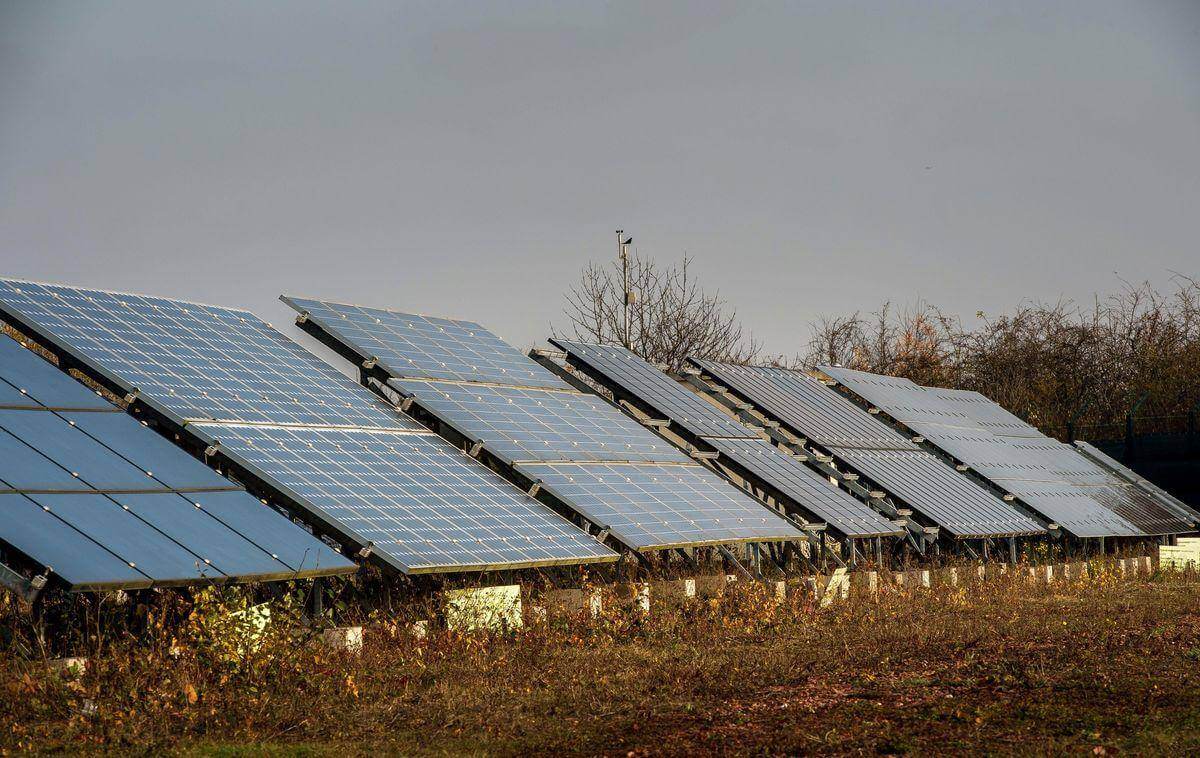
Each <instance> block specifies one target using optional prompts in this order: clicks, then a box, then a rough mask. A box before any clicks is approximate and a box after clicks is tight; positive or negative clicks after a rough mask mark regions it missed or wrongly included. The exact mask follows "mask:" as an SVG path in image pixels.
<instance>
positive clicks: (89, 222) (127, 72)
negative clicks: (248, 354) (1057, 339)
mask: <svg viewBox="0 0 1200 758" xmlns="http://www.w3.org/2000/svg"><path fill="white" fill-rule="evenodd" d="M1198 217H1200V3H1197V2H1195V0H1183V1H1181V2H1105V1H1102V0H1079V1H1077V2H1059V3H1053V4H1048V3H1045V2H1042V1H1040V0H1039V1H1038V2H1029V3H1016V2H1006V3H992V2H988V3H984V2H980V3H969V2H947V3H934V2H929V1H928V0H925V1H923V2H914V3H906V2H896V1H891V0H889V1H887V2H882V1H881V2H875V3H858V2H829V3H754V4H748V3H738V4H732V3H731V4H702V3H696V2H686V3H679V4H670V3H666V2H653V3H627V4H626V3H593V4H578V5H576V4H569V3H563V2H546V3H508V2H490V3H483V2H478V3H462V4H459V3H449V2H445V0H438V2H431V3H408V4H405V3H378V4H376V3H356V4H344V3H329V4H324V3H319V4H316V3H309V2H295V1H291V2H287V3H279V4H269V3H266V2H254V3H246V4H240V3H239V4H233V3H230V4H224V3H217V2H205V3H196V2H189V3H164V2H152V3H144V4H143V3H132V2H123V3H93V4H87V5H85V4H74V3H71V4H58V3H52V2H34V1H33V0H29V1H28V2H13V1H12V0H0V273H2V274H5V275H9V276H18V277H23V278H32V279H39V280H49V281H58V282H65V283H70V284H78V285H88V286H96V287H104V288H112V289H123V290H132V291H140V292H149V293H154V294H161V295H169V296H177V297H184V298H187V299H192V300H201V301H206V302H212V303H217V304H222V305H237V306H244V307H248V308H250V309H252V310H254V311H255V312H257V313H259V314H260V315H262V316H264V317H266V318H268V319H269V320H271V321H273V322H274V323H276V324H277V325H280V326H285V325H286V324H287V323H288V322H289V321H290V317H291V316H290V311H288V310H287V309H286V308H285V307H284V306H282V304H280V303H278V302H276V300H275V297H276V296H277V295H278V294H279V293H281V292H288V293H292V294H298V295H308V296H319V297H325V298H331V299H339V300H348V301H354V302H362V303H365V304H370V305H377V306H387V307H395V308H400V309H407V310H413V311H418V312H424V313H430V314H439V315H449V316H457V317H461V318H471V319H474V320H477V321H481V322H483V323H484V324H486V325H487V326H489V327H491V328H492V329H493V330H495V331H497V332H498V333H500V334H501V335H502V336H504V337H506V338H508V339H510V340H511V341H513V342H515V343H516V344H518V345H519V346H528V345H530V344H532V343H534V342H535V341H540V340H541V339H542V338H543V337H545V336H546V335H547V333H548V331H549V324H550V323H551V322H555V321H556V320H558V321H559V322H561V320H560V319H559V314H560V313H561V310H562V307H563V293H564V292H565V290H566V289H567V287H568V286H569V285H570V284H571V283H572V282H573V281H574V280H575V278H576V277H577V275H578V272H579V270H580V269H581V268H582V267H583V266H584V265H585V263H586V262H587V261H588V260H589V259H599V258H608V257H611V256H612V255H613V253H614V252H615V251H614V247H615V243H614V238H613V230H614V229H615V228H618V227H621V228H624V229H626V230H628V231H629V232H631V233H632V234H633V235H634V237H635V238H636V241H637V247H638V249H639V252H641V253H642V254H643V255H647V256H652V257H656V258H659V259H662V260H664V261H668V260H673V259H676V258H678V257H679V256H681V255H682V254H683V253H684V251H687V252H688V253H690V254H691V255H692V256H693V257H694V259H695V267H696V272H697V274H698V275H699V276H700V277H701V279H702V281H703V282H704V283H706V284H707V285H708V286H710V287H712V288H719V289H720V291H721V293H722V294H723V295H724V296H725V297H726V298H727V299H728V300H729V301H730V303H731V304H732V305H734V306H735V307H737V309H738V310H739V312H740V313H741V316H742V319H743V321H744V323H745V325H746V326H747V327H748V328H750V329H752V330H753V331H754V333H755V334H756V335H757V336H758V337H760V338H761V339H762V340H763V341H765V343H766V347H767V348H768V349H769V350H770V351H771V352H774V353H793V352H795V351H797V350H798V349H799V347H800V345H801V344H802V343H803V341H804V339H805V337H806V335H807V323H808V322H809V321H810V320H812V319H813V318H815V317H817V316H818V315H820V314H834V313H844V312H848V311H853V310H857V309H863V310H870V309H873V308H875V307H876V306H878V305H879V304H880V303H881V302H882V301H884V300H888V299H890V300H893V301H896V302H899V303H911V302H913V301H914V300H916V299H917V298H918V297H921V298H925V299H926V300H929V301H931V302H934V303H937V304H939V305H941V306H943V307H945V308H947V309H949V310H951V311H953V312H959V313H962V314H964V315H969V314H973V313H974V312H975V311H977V310H984V311H987V312H992V313H994V312H997V311H998V310H1002V309H1006V308H1009V307H1011V306H1012V305H1014V304H1015V303H1016V302H1018V301H1020V300H1021V299H1025V298H1041V299H1056V298H1058V297H1059V296H1063V295H1065V296H1067V297H1073V298H1076V299H1080V298H1084V299H1086V298H1088V297H1089V296H1090V293H1092V292H1094V291H1097V290H1099V291H1102V292H1107V291H1111V290H1113V289H1115V288H1116V287H1117V286H1119V280H1118V279H1117V275H1118V274H1119V276H1121V277H1124V278H1126V279H1130V280H1143V279H1148V280H1150V281H1152V282H1155V283H1157V284H1160V285H1161V284H1164V283H1166V281H1167V279H1168V277H1169V276H1170V272H1171V271H1180V272H1183V273H1187V274H1193V275H1196V274H1200V255H1198V254H1197V250H1198V246H1197V241H1196V240H1197V229H1198V228H1200V227H1198V224H1197V222H1198ZM1114 272H1116V273H1114ZM288 331H289V333H292V334H295V333H296V330H294V329H292V328H288Z"/></svg>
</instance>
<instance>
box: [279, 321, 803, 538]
mask: <svg viewBox="0 0 1200 758" xmlns="http://www.w3.org/2000/svg"><path fill="white" fill-rule="evenodd" d="M283 301H284V302H286V303H288V304H289V305H291V306H292V307H293V308H295V309H296V310H297V311H299V312H300V313H301V319H300V321H302V322H303V323H305V324H306V326H307V327H308V328H310V329H314V330H316V331H318V332H319V333H320V332H323V333H324V336H327V337H329V338H330V339H332V340H334V341H336V342H338V343H339V344H340V345H341V346H342V347H343V348H344V349H345V350H346V351H348V352H350V353H352V354H353V355H356V356H358V357H359V358H360V359H361V360H363V361H364V362H367V363H370V362H371V361H372V360H374V361H375V362H376V364H375V365H377V366H378V367H379V368H381V369H383V371H384V372H385V373H387V374H389V384H390V385H391V386H392V387H395V388H397V389H399V390H400V391H402V392H404V393H406V394H408V395H409V396H410V397H415V398H416V404H417V405H418V406H419V407H420V408H421V409H423V410H424V411H426V412H428V413H432V414H433V415H434V416H436V417H437V418H438V419H439V420H440V421H442V422H443V423H445V424H447V425H448V426H450V427H453V428H455V429H457V430H458V431H459V432H460V433H461V434H463V435H464V436H466V437H467V438H469V439H472V440H475V441H478V442H480V443H482V446H483V449H485V450H487V451H488V452H489V453H491V454H492V455H494V456H496V457H497V458H498V459H499V460H501V461H503V462H506V463H509V464H510V465H511V466H512V468H513V470H514V471H516V472H518V473H520V474H522V475H524V476H526V477H528V478H531V479H541V478H543V477H542V475H543V474H545V476H546V477H548V479H547V481H546V485H547V486H546V488H545V489H546V491H547V492H550V493H551V494H552V495H553V496H554V497H555V498H556V499H557V500H558V501H559V502H561V503H563V504H564V505H565V506H566V507H568V508H571V509H572V510H574V511H575V512H576V513H579V514H581V515H582V516H584V517H585V518H587V519H588V520H589V521H591V522H592V523H594V524H596V525H598V526H601V527H604V526H607V527H610V529H611V534H612V535H613V537H614V538H615V539H617V540H619V541H620V542H622V543H623V544H625V545H627V546H629V547H631V548H634V549H638V550H641V549H657V548H661V547H663V546H675V545H678V544H683V543H680V542H679V540H681V539H685V540H686V543H687V544H693V545H699V544H712V543H717V542H735V541H739V540H740V541H745V540H757V539H766V538H767V537H769V538H771V539H800V538H802V537H803V536H804V535H803V533H802V532H800V531H799V530H798V529H796V528H795V527H793V526H792V525H791V524H790V523H789V522H788V521H786V520H785V519H784V518H782V517H781V516H779V515H778V514H776V513H774V512H773V511H771V510H769V509H768V508H766V507H765V506H764V505H762V504H761V503H759V502H758V501H756V500H754V499H752V498H751V497H750V496H748V495H746V494H743V493H740V492H737V491H736V490H730V488H729V485H728V484H727V483H725V482H724V481H723V480H721V479H720V478H719V477H716V476H715V475H714V474H712V473H711V472H709V471H708V470H707V469H705V468H703V467H702V466H698V465H695V464H693V463H691V462H690V461H689V460H688V459H687V458H685V457H683V456H682V455H681V454H680V453H679V452H678V451H677V450H675V449H674V448H673V447H672V446H671V445H669V444H667V443H665V442H663V441H662V440H661V439H659V438H658V437H657V436H656V435H655V434H653V433H652V432H650V431H649V430H647V429H645V428H643V427H641V426H640V425H638V424H637V423H635V422H633V421H632V420H631V419H629V418H627V417H625V416H624V415H622V414H620V413H619V412H617V411H616V410H615V409H613V408H612V407H611V406H608V405H607V404H605V403H601V402H600V401H599V400H598V399H596V398H595V397H593V396H591V395H589V394H585V393H581V392H579V391H577V390H575V389H573V388H572V387H570V385H568V384H567V383H566V382H563V381H562V380H561V379H559V378H558V377H556V376H554V374H552V373H550V372H549V371H547V370H546V369H544V368H543V367H541V366H539V365H538V364H536V363H534V362H533V361H532V360H530V359H528V358H527V357H525V356H523V355H521V354H520V353H519V352H517V351H516V350H515V349H513V348H512V347H509V346H508V345H506V344H505V343H503V342H502V341H501V340H499V339H498V338H497V337H495V336H494V335H492V334H490V333H488V332H487V330H485V329H483V327H481V326H479V325H478V324H475V323H472V322H462V321H449V320H448V319H432V318H429V317H424V316H410V315H408V314H403V313H396V312H393V311H386V310H380V309H375V308H363V307H359V306H352V305H341V304H337V303H325V302H318V301H314V300H301V299H296V298H288V297H285V298H283ZM518 358H519V360H518ZM518 390H528V391H527V392H519V391H518ZM567 463H570V464H571V465H570V466H567V467H566V468H565V469H561V470H566V471H568V472H571V475H572V476H573V477H574V479H573V480H572V481H571V482H567V481H566V480H564V479H562V478H561V477H557V472H560V468H559V466H560V464H562V465H564V466H566V464H567ZM542 464H545V465H542ZM614 471H620V472H624V473H625V474H627V475H629V476H630V478H631V481H630V482H627V484H630V485H633V484H634V483H639V485H645V486H640V487H634V488H632V489H631V488H630V487H625V488H624V489H619V492H613V491H610V489H609V488H608V487H607V486H605V485H607V484H609V483H613V484H617V483H619V482H618V480H617V479H615V478H612V477H613V476H614V473H613V472H614ZM645 472H651V474H653V476H650V477H649V478H647V476H643V474H644V473H645ZM601 475H602V476H601ZM588 482H593V483H597V482H598V483H597V486H598V487H600V489H599V490H598V491H599V492H603V493H606V496H608V497H610V498H615V500H612V502H608V503H605V502H604V501H603V499H598V498H597V496H596V495H595V494H594V493H592V494H588V493H587V492H585V489H583V488H581V487H580V486H568V485H573V484H581V485H582V484H586V483H588ZM713 482H717V483H718V484H719V485H720V486H719V487H713V486H712V483H713ZM614 509H616V510H614ZM618 516H619V517H620V518H618ZM673 520H675V521H677V522H678V523H673ZM713 524H719V525H720V526H719V528H718V527H712V528H709V527H710V526H711V525H713ZM763 535H767V537H764V536H763Z"/></svg>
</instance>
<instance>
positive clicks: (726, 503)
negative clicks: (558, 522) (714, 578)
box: [519, 463, 797, 550]
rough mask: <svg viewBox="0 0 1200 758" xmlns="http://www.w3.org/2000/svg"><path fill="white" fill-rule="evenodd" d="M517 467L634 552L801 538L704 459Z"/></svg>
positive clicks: (794, 530) (784, 522)
mask: <svg viewBox="0 0 1200 758" xmlns="http://www.w3.org/2000/svg"><path fill="white" fill-rule="evenodd" d="M519 468H520V470H521V472H522V473H523V474H525V475H526V476H529V477H531V478H533V479H534V480H536V481H538V482H540V483H541V486H542V487H543V488H544V489H545V490H547V491H548V492H550V493H552V494H553V495H555V496H556V497H558V498H560V499H561V500H563V501H564V502H569V503H571V504H572V506H573V507H576V508H578V509H579V510H580V511H581V512H582V513H584V514H585V515H586V516H587V517H588V519H590V520H591V521H592V522H593V523H596V524H598V525H601V526H603V527H607V528H609V529H611V530H612V532H613V534H615V535H620V540H621V542H622V543H624V544H626V545H629V546H630V547H632V548H634V549H635V550H650V549H664V548H672V547H687V546H690V545H696V544H705V543H712V542H739V541H740V542H769V541H776V540H794V539H796V538H797V530H796V529H795V528H794V527H791V526H790V525H788V523H787V522H786V521H784V520H783V519H781V518H779V517H778V516H776V515H775V514H773V513H772V512H771V511H769V510H767V509H766V508H764V507H762V506H757V505H754V503H753V501H750V500H748V498H746V497H745V496H744V495H741V494H740V493H739V492H738V491H737V490H736V489H733V488H731V487H730V486H729V483H728V482H726V481H725V480H724V479H721V478H720V477H719V476H717V475H716V474H714V473H712V472H711V471H709V470H708V469H706V468H704V467H702V466H699V465H689V466H677V465H667V466H664V465H656V464H630V465H622V464H596V463H590V464H579V463H525V464H521V465H520V467H519ZM748 504H749V506H750V507H748Z"/></svg>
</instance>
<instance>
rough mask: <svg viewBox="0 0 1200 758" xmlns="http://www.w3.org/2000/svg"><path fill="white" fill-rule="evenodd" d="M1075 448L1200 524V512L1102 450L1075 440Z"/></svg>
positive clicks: (1182, 516)
mask: <svg viewBox="0 0 1200 758" xmlns="http://www.w3.org/2000/svg"><path fill="white" fill-rule="evenodd" d="M1075 447H1077V448H1078V449H1079V452H1081V453H1083V454H1084V455H1086V456H1087V457H1088V458H1091V459H1092V460H1093V461H1095V462H1096V464H1097V465H1100V466H1103V467H1105V468H1106V469H1108V470H1109V471H1111V472H1112V473H1113V474H1114V475H1115V476H1119V477H1121V478H1122V479H1124V480H1125V481H1127V482H1129V483H1130V484H1134V485H1136V486H1138V487H1141V488H1142V489H1143V490H1145V491H1146V492H1149V493H1151V494H1153V495H1154V496H1156V497H1157V498H1158V499H1159V501H1160V502H1162V503H1163V505H1166V506H1168V507H1170V508H1172V509H1173V510H1174V512H1175V513H1176V515H1178V516H1180V517H1181V518H1184V519H1188V520H1191V521H1196V522H1200V511H1197V510H1196V509H1195V508H1193V507H1192V506H1190V505H1188V504H1187V503H1185V502H1183V501H1182V500H1180V499H1179V498H1177V497H1175V496H1174V495H1172V494H1171V493H1170V492H1167V491H1166V490H1165V489H1163V488H1162V487H1159V486H1158V485H1157V484H1155V483H1154V482H1152V481H1150V480H1149V479H1146V478H1145V477H1143V476H1142V475H1141V474H1139V473H1138V472H1136V471H1134V470H1133V469H1131V468H1129V467H1128V466H1126V465H1125V464H1123V463H1121V462H1120V461H1118V460H1117V459H1115V458H1113V457H1112V456H1110V455H1108V454H1107V453H1105V452H1104V451H1102V450H1100V449H1099V448H1098V447H1096V446H1095V445H1093V444H1091V443H1090V442H1085V441H1083V440H1075Z"/></svg>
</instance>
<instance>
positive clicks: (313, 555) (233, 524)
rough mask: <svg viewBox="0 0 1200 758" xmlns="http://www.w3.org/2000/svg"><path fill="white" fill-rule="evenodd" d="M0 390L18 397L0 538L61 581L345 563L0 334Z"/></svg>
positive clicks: (91, 584)
mask: <svg viewBox="0 0 1200 758" xmlns="http://www.w3.org/2000/svg"><path fill="white" fill-rule="evenodd" d="M0 388H7V389H10V390H13V391H14V392H16V393H17V396H18V397H20V398H21V399H22V400H21V403H22V404H21V405H20V406H17V405H16V404H13V405H11V406H10V407H8V408H6V409H5V410H0V541H2V542H3V543H5V544H7V545H9V546H10V547H11V548H12V549H14V550H16V551H18V552H20V553H22V554H24V555H25V556H26V557H27V558H28V559H29V560H30V561H32V562H34V563H36V564H40V565H41V566H43V567H47V568H48V569H50V570H51V571H52V572H53V573H54V574H56V575H57V576H60V577H61V578H62V579H63V581H64V582H66V583H67V584H68V585H69V587H70V588H72V589H75V590H87V589H104V588H118V587H121V588H128V589H133V588H143V587H149V586H152V585H164V586H168V585H177V584H188V583H194V582H209V581H220V582H224V581H268V580H272V579H285V578H299V577H312V576H321V575H327V574H339V573H348V572H351V571H353V570H354V569H355V566H354V564H352V563H350V562H349V561H347V560H346V559H345V558H343V557H341V556H340V555H338V554H337V553H336V552H335V551H334V550H333V549H331V548H329V547H328V546H326V545H325V544H323V543H322V542H320V541H319V540H316V539H314V538H313V537H312V535H310V534H307V533H306V532H304V531H303V530H301V529H300V528H299V527H297V526H296V525H294V524H292V523H290V522H289V521H288V520H287V519H286V518H284V517H283V516H281V515H280V514H279V513H277V512H276V511H274V510H272V509H271V508H268V507H267V506H265V505H263V504H262V503H260V502H259V501H258V500H257V499H255V498H254V497H252V496H250V495H249V494H248V493H246V492H245V491H244V490H242V489H241V488H240V487H237V486H236V485H234V484H233V483H232V482H230V481H229V480H227V479H224V478H222V477H220V476H218V475H217V474H216V473H214V472H213V471H212V470H210V469H208V468H207V467H205V466H204V465H203V464H201V463H200V462H199V461H196V460H195V459H193V458H190V457H188V456H187V455H186V454H185V453H184V452H183V451H181V450H179V449H178V448H175V447H173V446H172V445H171V444H170V443H169V442H167V441H165V440H163V439H162V438H161V437H159V436H158V435H157V434H155V433H154V432H152V431H151V430H149V429H146V428H144V427H143V426H142V425H141V424H139V423H138V422H136V421H134V420H133V419H132V418H130V417H128V416H126V415H125V414H123V413H122V412H121V411H120V409H118V408H116V407H115V406H113V405H110V404H109V403H107V402H106V401H104V400H103V399H102V398H100V397H98V396H97V395H96V394H95V393H94V392H92V391H91V390H88V389H87V388H86V387H84V386H83V385H82V384H80V383H78V382H76V381H75V380H73V379H71V378H69V377H67V376H66V375H65V374H63V373H62V372H60V371H59V370H58V369H57V368H55V367H54V366H52V365H50V364H49V363H47V362H46V361H45V360H43V359H42V358H40V357H39V356H37V355H35V354H34V353H32V352H30V351H29V350H26V349H24V348H22V347H21V346H20V345H18V344H17V343H16V342H15V341H13V340H11V339H9V338H7V337H0ZM10 397H11V393H10ZM59 408H63V409H72V410H56V409H59ZM155 469H157V471H156V470H155ZM210 498H216V499H218V500H219V501H220V503H221V508H220V509H219V512H216V511H214V510H212V509H210V508H209V507H208V506H207V505H206V503H208V502H209V500H210ZM305 561H307V564H306V563H305Z"/></svg>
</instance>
